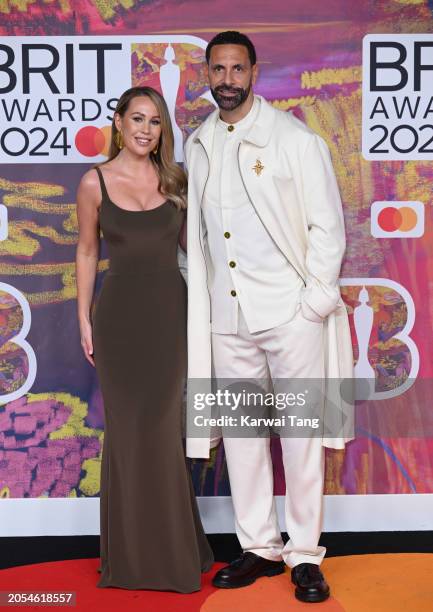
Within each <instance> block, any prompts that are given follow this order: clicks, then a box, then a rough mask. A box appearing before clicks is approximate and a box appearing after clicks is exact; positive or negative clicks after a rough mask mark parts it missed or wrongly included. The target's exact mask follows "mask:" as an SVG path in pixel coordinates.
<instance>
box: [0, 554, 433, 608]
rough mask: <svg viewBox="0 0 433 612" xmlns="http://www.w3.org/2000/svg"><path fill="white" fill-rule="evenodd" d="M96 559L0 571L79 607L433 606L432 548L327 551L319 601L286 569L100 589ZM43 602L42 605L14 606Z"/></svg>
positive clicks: (11, 581) (9, 583)
mask: <svg viewBox="0 0 433 612" xmlns="http://www.w3.org/2000/svg"><path fill="white" fill-rule="evenodd" d="M98 565H99V561H98V559H78V560H71V561H59V562H52V563H41V564H36V565H27V566H21V567H14V568H10V569H6V570H1V571H0V591H21V592H22V591H30V590H33V591H51V592H59V591H75V592H76V593H77V605H76V606H74V608H73V609H74V610H89V611H91V612H99V610H101V611H102V610H104V612H112V611H113V612H114V611H115V612H118V611H122V612H123V611H124V612H129V611H133V610H137V611H138V610H140V611H141V612H283V611H284V612H286V611H290V610H301V609H302V610H323V611H324V612H327V611H329V612H331V611H334V612H337V611H338V612H342V611H346V612H376V611H377V612H387V611H390V612H391V611H392V612H400V611H401V612H403V611H404V612H433V554H388V555H357V556H348V557H333V558H329V559H325V561H324V562H323V566H322V567H323V570H324V573H325V575H326V578H327V580H328V581H329V584H330V585H331V591H332V597H331V598H330V599H328V600H327V601H326V602H324V603H322V604H314V605H313V604H305V603H301V602H299V601H297V600H296V599H295V596H294V588H293V586H292V584H291V583H290V579H289V574H288V572H286V574H285V575H282V576H275V577H274V578H261V579H260V580H257V582H256V583H255V584H253V585H251V586H249V587H246V588H243V589H232V590H219V589H215V588H214V587H212V585H211V579H212V576H213V574H214V572H215V571H216V569H218V568H219V567H221V564H216V566H215V567H214V569H213V571H212V572H209V573H207V574H205V575H204V576H203V584H202V590H201V591H200V592H198V593H193V594H191V595H179V594H177V593H163V592H156V591H126V590H123V589H98V588H96V583H97V580H98V578H99V576H98V574H97V567H98ZM15 609H18V610H30V609H32V610H41V608H40V607H34V606H30V607H21V606H19V607H16V608H15Z"/></svg>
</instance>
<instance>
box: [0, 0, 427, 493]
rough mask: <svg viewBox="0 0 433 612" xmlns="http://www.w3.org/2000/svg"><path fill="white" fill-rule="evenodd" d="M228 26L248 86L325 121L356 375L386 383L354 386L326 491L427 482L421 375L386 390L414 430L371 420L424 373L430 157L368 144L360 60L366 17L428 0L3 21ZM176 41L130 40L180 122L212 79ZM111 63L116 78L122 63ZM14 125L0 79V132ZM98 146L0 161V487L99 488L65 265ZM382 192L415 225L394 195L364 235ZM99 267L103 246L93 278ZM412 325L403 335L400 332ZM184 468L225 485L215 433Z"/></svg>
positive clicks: (91, 389) (422, 488)
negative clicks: (359, 394) (420, 210)
mask: <svg viewBox="0 0 433 612" xmlns="http://www.w3.org/2000/svg"><path fill="white" fill-rule="evenodd" d="M222 29H239V30H241V31H244V32H245V33H247V34H249V35H250V36H251V38H252V39H253V41H254V43H255V44H256V47H257V52H258V57H259V66H260V77H259V80H258V83H257V87H256V91H257V93H259V94H261V95H263V96H265V97H266V98H267V99H268V100H269V101H270V102H271V103H272V104H273V105H274V106H275V107H276V108H279V109H281V110H283V111H287V112H294V113H295V114H296V115H297V116H298V117H300V118H301V119H303V120H304V121H305V122H306V123H307V124H308V125H310V126H311V127H312V128H313V129H314V130H316V131H317V132H318V133H319V134H321V135H322V136H323V137H324V138H325V140H326V141H327V143H328V145H329V147H330V150H331V153H332V157H333V161H334V166H335V169H336V173H337V177H338V182H339V185H340V189H341V194H342V199H343V202H344V210H345V219H346V228H347V242H348V248H347V253H346V258H345V262H344V266H343V270H342V279H343V280H342V291H343V295H344V299H345V302H346V304H347V308H348V311H349V314H350V317H351V324H352V332H353V343H354V350H355V358H356V360H357V365H358V369H359V371H361V369H362V372H361V374H362V373H364V375H365V372H368V371H371V372H373V376H374V377H375V380H376V387H375V393H377V394H379V396H380V394H381V393H382V394H385V395H383V396H382V399H383V401H382V404H380V401H381V400H380V399H379V400H378V402H377V404H378V405H381V406H382V407H383V410H382V412H381V413H379V412H377V413H375V415H371V414H370V413H369V412H368V411H367V412H362V402H361V403H360V413H359V414H360V419H359V422H358V435H359V437H358V439H357V440H355V441H354V442H352V443H350V445H348V447H347V449H346V452H340V451H330V452H329V453H328V455H327V470H326V491H327V492H328V493H333V494H353V493H364V494H368V493H427V492H430V493H431V492H433V469H432V464H433V443H432V435H430V436H429V435H428V433H429V432H428V430H426V431H423V429H422V427H423V423H424V421H423V411H424V410H425V406H426V405H428V398H429V396H428V394H427V395H426V394H424V395H423V392H422V389H421V390H420V388H419V387H417V386H416V385H415V386H414V387H412V388H411V390H410V391H408V392H407V393H405V394H401V395H400V396H399V397H398V399H397V400H395V402H394V404H393V405H394V407H395V406H397V408H396V410H397V409H398V410H399V411H400V412H399V414H400V415H401V414H402V413H405V414H406V421H405V423H406V425H407V424H408V423H409V421H411V424H412V425H413V420H414V419H415V420H417V419H418V421H417V423H416V425H417V427H415V428H414V429H413V434H411V433H410V432H411V430H410V428H409V429H407V428H406V430H405V431H403V430H404V429H405V427H404V426H401V427H399V426H398V424H396V427H395V429H394V430H393V429H392V428H391V427H390V426H389V420H388V422H387V423H382V425H383V427H382V429H381V422H380V421H381V419H383V418H384V416H383V415H384V414H386V406H387V399H386V392H388V391H390V390H392V389H395V388H398V387H400V386H401V385H402V384H404V383H405V381H407V380H408V379H409V378H410V377H411V376H415V375H417V376H418V379H419V380H424V381H429V380H430V379H431V369H432V356H433V353H432V346H431V340H430V337H431V336H430V334H431V331H430V330H431V327H432V322H433V269H432V263H431V262H432V261H433V260H432V257H431V256H432V249H433V246H432V245H433V239H432V238H433V236H432V229H431V223H430V218H431V213H430V208H431V203H430V201H431V185H432V182H433V165H432V163H431V162H426V161H409V162H401V161H385V162H376V161H366V160H365V159H364V158H363V156H362V155H361V102H362V101H361V87H362V65H361V64H362V39H363V37H364V36H365V35H366V34H371V33H393V32H395V33H417V32H421V33H427V32H433V3H432V2H429V1H427V0H383V1H381V2H371V1H369V0H328V1H327V2H316V1H313V0H291V2H286V1H278V0H269V1H268V2H266V8H265V9H264V8H263V3H262V2H254V1H253V2H248V3H237V4H236V3H233V2H231V1H229V0H217V1H215V2H209V3H204V2H202V1H201V0H185V1H182V2H180V1H176V0H164V1H161V0H142V1H134V0H130V1H128V2H125V1H115V0H93V1H92V0H79V1H77V2H72V1H68V0H27V1H26V0H0V35H2V36H30V35H48V36H59V35H67V36H70V37H73V36H75V35H80V36H83V35H106V36H110V37H111V36H113V35H116V36H120V37H121V36H122V35H128V36H131V35H137V36H143V35H156V34H160V35H162V36H164V35H167V36H169V35H176V34H186V35H190V36H191V35H192V36H197V37H199V38H201V39H202V40H203V41H208V40H209V39H210V38H211V37H212V36H213V35H214V33H216V32H218V31H220V30H222ZM172 50H173V52H174V55H173V54H172V55H171V56H170V57H167V55H166V52H167V44H166V43H164V42H159V43H152V42H150V43H137V45H135V46H134V47H133V49H132V54H131V69H132V74H133V82H134V84H137V85H139V84H140V85H151V86H153V87H155V88H157V89H159V90H161V79H160V71H161V67H162V66H164V65H166V64H167V63H171V64H174V65H175V66H177V67H178V70H179V87H178V91H177V100H176V113H175V121H176V124H177V126H178V128H179V129H180V130H181V131H182V136H183V137H186V136H187V135H188V134H189V133H191V131H192V130H193V129H194V128H195V127H196V126H197V125H199V123H200V122H201V121H202V120H203V119H204V118H205V117H206V116H207V115H208V114H209V112H210V111H211V110H212V109H213V106H212V103H211V101H210V99H209V97H208V96H207V95H206V92H207V90H208V88H207V84H206V70H205V61H204V51H203V49H201V48H200V47H198V46H196V45H193V44H189V43H173V45H172ZM170 53H172V52H170ZM109 78H110V79H111V80H112V79H114V80H115V79H116V74H110V75H109ZM1 86H4V85H3V82H1V81H0V87H1ZM120 93H121V92H120V91H119V94H120ZM7 124H8V123H7V116H6V115H5V109H4V106H3V107H2V105H1V95H0V126H1V131H4V130H5V129H6V128H7ZM93 162H94V160H92V158H91V156H89V160H88V164H58V163H57V164H46V163H45V164H41V163H40V164H38V163H35V164H4V165H2V166H1V168H0V203H1V206H0V238H1V241H0V257H1V260H0V273H1V281H2V282H1V284H0V341H1V345H0V403H1V405H0V495H1V496H3V497H7V496H10V497H39V496H49V497H59V496H60V497H76V496H97V495H98V493H99V470H100V459H101V447H102V441H103V409H102V402H101V395H100V392H99V389H98V385H97V381H96V378H95V374H94V371H93V370H92V369H91V367H90V366H89V365H88V364H87V363H86V361H85V360H84V358H83V357H82V354H81V347H80V343H79V334H78V328H77V321H76V311H75V308H76V305H75V295H76V293H75V279H74V264H73V261H74V248H75V244H76V240H77V222H76V214H75V190H76V187H77V184H78V182H79V179H80V177H81V175H82V174H83V173H84V172H85V170H86V169H87V168H88V167H89V164H92V163H93ZM377 201H379V202H388V201H391V202H394V201H395V202H405V201H408V202H412V201H420V202H422V203H423V204H424V213H425V219H424V222H425V231H424V233H423V235H421V236H420V237H417V238H400V239H395V238H386V231H393V225H392V224H393V223H394V221H395V220H396V219H397V226H398V227H400V229H401V228H403V229H404V224H405V223H406V227H409V229H410V227H412V226H413V223H412V221H413V214H415V213H413V212H411V210H409V211H408V210H405V211H403V210H402V211H400V212H397V213H395V207H394V208H393V209H392V210H391V211H388V212H386V211H385V213H383V214H382V216H381V218H380V220H379V221H380V224H382V225H381V226H383V227H385V230H386V231H385V234H384V236H385V237H381V238H376V237H373V236H372V230H371V220H370V216H371V215H370V212H371V211H370V209H371V205H372V204H373V202H377ZM385 208H387V207H386V206H385ZM388 208H389V207H388ZM391 208H392V207H391ZM407 208H408V207H407V206H406V209H407ZM409 209H410V206H409ZM396 214H397V217H398V218H397V217H396ZM399 215H400V216H399ZM414 222H415V223H416V222H417V218H415V221H414ZM411 223H412V225H411ZM387 224H388V225H387ZM397 226H396V227H397ZM386 228H388V230H387V229H386ZM394 229H396V228H394ZM106 267H107V262H106V260H105V259H104V258H103V259H102V261H101V265H100V271H101V274H100V275H99V276H100V278H99V282H100V280H101V277H102V274H103V273H104V270H105V269H106ZM359 279H361V280H359ZM362 279H365V281H367V279H374V280H373V281H371V282H370V283H368V282H363V281H362ZM28 306H29V307H30V308H28ZM357 309H358V310H357ZM356 313H358V314H356ZM30 314H31V324H30ZM119 316H122V313H121V312H120V313H119ZM409 323H410V324H409ZM412 325H413V328H412V329H410V328H411V327H412ZM405 330H407V331H408V334H407V336H408V337H409V338H410V339H409V340H407V339H406V340H405V338H404V332H405ZM17 334H18V336H17ZM398 334H400V335H399V336H398V337H397V335H398ZM366 340H367V344H366ZM364 345H365V346H364ZM127 359H128V356H127V355H125V360H127ZM369 368H370V370H369ZM33 378H34V380H33ZM26 385H27V386H28V387H29V388H28V389H27V388H26ZM23 390H24V393H23ZM430 397H431V396H430ZM409 408H410V410H409ZM407 410H409V412H407ZM405 411H406V412H405ZM408 414H409V415H410V416H409V417H408V416H407V415H408ZM378 415H379V416H378ZM381 415H382V416H381ZM388 416H389V414H388ZM403 420H404V419H403ZM408 432H409V433H408ZM430 434H433V432H430ZM273 451H274V454H275V458H276V462H275V472H276V492H277V493H282V492H283V488H284V483H283V474H282V470H281V467H280V464H279V462H278V455H279V448H278V445H277V444H275V445H274V448H273ZM193 469H194V479H195V486H196V491H197V493H198V494H201V495H218V494H219V495H224V494H227V493H228V491H229V488H228V481H227V474H226V469H225V464H224V455H223V449H222V448H219V449H217V450H216V451H215V452H214V454H213V455H212V458H211V460H210V461H209V462H201V461H197V462H195V463H194V466H193Z"/></svg>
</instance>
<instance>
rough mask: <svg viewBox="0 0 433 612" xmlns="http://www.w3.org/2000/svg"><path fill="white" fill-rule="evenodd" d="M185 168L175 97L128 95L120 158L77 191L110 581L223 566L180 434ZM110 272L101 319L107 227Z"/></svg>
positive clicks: (153, 580) (157, 582)
mask: <svg viewBox="0 0 433 612" xmlns="http://www.w3.org/2000/svg"><path fill="white" fill-rule="evenodd" d="M185 207H186V177H185V174H184V172H183V171H182V170H181V168H179V167H178V166H177V165H176V163H175V162H174V161H173V132H172V128H171V123H170V118H169V113H168V110H167V107H166V104H165V101H164V99H163V98H162V97H161V96H160V94H159V93H158V92H156V91H155V90H154V89H152V88H150V87H133V88H131V89H128V90H127V91H126V92H125V93H124V94H123V95H122V96H121V98H120V99H119V102H118V104H117V108H116V111H115V114H114V118H113V124H112V139H111V147H110V152H109V159H108V161H107V162H105V163H104V164H101V166H100V167H98V168H96V169H92V170H89V171H88V172H87V173H86V174H85V175H84V176H83V178H82V180H81V182H80V185H79V188H78V193H77V210H78V224H79V241H78V248H77V260H76V264H77V290H78V315H79V323H80V332H81V344H82V347H83V350H84V353H85V356H86V358H87V359H88V361H90V363H91V364H92V365H96V369H97V372H98V377H99V381H100V385H101V389H102V395H103V399H104V413H105V436H104V448H103V457H102V468H101V578H100V581H99V583H98V586H99V587H109V586H113V587H122V588H127V589H157V590H170V591H179V592H182V593H189V592H192V591H196V590H198V589H199V588H200V572H201V571H202V570H204V571H206V570H208V569H209V568H210V567H211V565H212V560H213V559H212V552H211V550H210V547H209V544H208V542H207V539H206V537H205V535H204V532H203V528H202V526H201V522H200V518H199V515H198V511H197V506H196V501H195V498H194V495H193V491H192V485H191V479H190V474H189V472H188V471H187V466H186V462H185V458H184V452H183V445H182V439H181V402H182V395H183V387H184V380H185V376H186V288H185V283H184V280H183V278H182V276H181V274H180V271H179V267H178V263H177V245H178V240H179V234H180V231H181V227H182V224H183V220H184V216H185ZM100 229H101V230H102V233H103V235H104V238H105V241H106V243H107V247H108V253H109V259H110V268H109V271H108V272H107V274H106V276H105V279H104V283H103V287H102V290H101V293H100V295H99V298H98V301H97V306H96V309H95V313H94V316H93V328H92V322H91V316H90V311H91V303H92V298H93V288H94V282H95V275H96V269H97V262H98V254H99V232H100Z"/></svg>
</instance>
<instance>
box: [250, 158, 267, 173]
mask: <svg viewBox="0 0 433 612" xmlns="http://www.w3.org/2000/svg"><path fill="white" fill-rule="evenodd" d="M264 169H265V167H264V165H263V164H262V162H261V161H260V159H257V160H256V165H255V166H253V170H254V172H255V173H256V174H257V176H260V175H261V173H262V170H264Z"/></svg>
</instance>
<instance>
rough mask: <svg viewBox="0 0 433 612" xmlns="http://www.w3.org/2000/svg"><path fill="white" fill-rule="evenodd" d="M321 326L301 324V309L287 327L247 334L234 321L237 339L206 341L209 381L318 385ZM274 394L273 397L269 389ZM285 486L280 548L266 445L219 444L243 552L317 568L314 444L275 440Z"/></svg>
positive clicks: (318, 454)
mask: <svg viewBox="0 0 433 612" xmlns="http://www.w3.org/2000/svg"><path fill="white" fill-rule="evenodd" d="M322 334H323V324H322V323H319V322H314V321H311V320H308V319H306V318H304V316H303V314H302V310H301V308H300V306H299V307H298V311H297V313H296V315H295V316H294V318H293V319H292V320H291V321H289V322H288V323H286V324H284V325H281V326H279V327H274V328H272V329H269V330H265V331H261V332H256V333H253V334H251V333H249V331H248V329H247V327H246V324H245V320H244V318H243V316H242V313H241V312H240V313H239V326H238V333H237V334H215V333H213V334H212V359H213V367H214V375H215V377H216V378H217V379H218V378H225V379H227V378H235V379H239V378H246V379H267V378H268V377H270V378H271V379H272V380H275V379H279V380H281V379H284V380H288V379H293V378H298V379H299V378H314V379H319V380H320V379H323V376H324V352H323V348H324V347H323V337H322ZM274 391H275V392H276V389H274ZM281 447H282V457H283V464H284V474H285V480H286V498H285V520H286V530H287V532H288V534H289V537H290V540H289V541H288V543H287V544H286V545H285V546H284V545H283V541H282V539H281V533H280V532H281V530H280V526H279V525H278V519H277V513H276V508H275V500H274V495H273V488H274V483H273V470H272V459H271V453H270V440H269V438H231V437H225V438H224V448H225V454H226V461H227V468H228V473H229V478H230V487H231V493H232V501H233V506H234V513H235V523H236V533H237V535H238V538H239V541H240V544H241V546H242V549H243V550H244V551H251V552H254V553H255V554H257V555H259V556H261V557H264V558H266V559H270V560H281V559H284V561H285V563H286V564H287V565H288V566H289V567H294V566H296V565H298V564H299V563H316V564H318V565H319V564H320V563H321V561H322V559H323V557H324V555H325V552H326V549H325V548H324V547H323V546H318V541H319V537H320V533H321V530H322V514H323V482H324V448H323V446H322V440H321V438H320V437H305V438H302V437H297V438H295V437H281Z"/></svg>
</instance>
